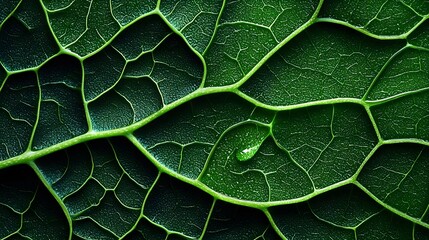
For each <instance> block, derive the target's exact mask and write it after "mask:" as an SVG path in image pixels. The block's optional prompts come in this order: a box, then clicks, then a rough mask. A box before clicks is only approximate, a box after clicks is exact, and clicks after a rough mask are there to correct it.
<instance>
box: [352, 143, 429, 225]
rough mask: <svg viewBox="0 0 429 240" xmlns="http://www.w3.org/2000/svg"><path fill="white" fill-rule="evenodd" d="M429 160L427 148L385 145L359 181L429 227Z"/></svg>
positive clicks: (397, 208)
mask: <svg viewBox="0 0 429 240" xmlns="http://www.w3.org/2000/svg"><path fill="white" fill-rule="evenodd" d="M428 159H429V149H428V148H427V147H426V146H422V145H419V144H393V145H385V146H382V147H381V148H380V149H378V150H377V152H376V153H375V154H374V156H373V157H372V158H371V159H370V160H369V162H368V163H367V164H366V165H365V167H364V168H363V170H362V172H361V173H360V175H359V177H358V181H359V183H360V184H362V186H363V187H364V188H365V189H366V190H367V191H369V192H370V193H371V194H372V195H373V196H374V197H376V198H377V199H379V200H380V201H382V202H383V203H385V204H387V205H388V206H390V207H392V208H393V209H396V210H398V211H400V212H402V213H404V214H406V215H407V216H410V217H412V218H413V219H415V220H416V221H417V222H420V223H424V224H426V226H428V224H429V221H428V220H429V219H428V215H429V213H428V211H429V207H428V206H429V172H428V171H427V169H428V168H429V160H428Z"/></svg>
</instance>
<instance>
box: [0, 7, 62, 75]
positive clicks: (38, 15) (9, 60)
mask: <svg viewBox="0 0 429 240" xmlns="http://www.w3.org/2000/svg"><path fill="white" fill-rule="evenodd" d="M2 5H9V6H13V5H10V3H9V1H7V2H4V3H2ZM2 9H3V7H2ZM6 9H7V8H6ZM0 26H1V28H0V52H1V54H0V63H1V65H3V66H4V67H5V68H6V70H8V71H17V70H23V69H28V68H33V67H36V66H38V65H40V64H41V63H43V62H44V61H46V60H47V59H48V58H50V57H52V56H53V55H55V54H56V53H57V52H58V51H59V47H58V45H57V43H56V42H55V40H54V38H53V36H52V33H51V31H50V29H49V26H48V23H47V22H46V18H45V14H44V11H43V8H42V7H41V6H40V4H39V3H38V2H37V1H35V0H22V2H21V4H19V6H18V8H17V9H16V10H15V11H14V12H13V14H12V16H10V17H9V18H7V20H6V21H5V22H4V23H3V24H2V25H0Z"/></svg>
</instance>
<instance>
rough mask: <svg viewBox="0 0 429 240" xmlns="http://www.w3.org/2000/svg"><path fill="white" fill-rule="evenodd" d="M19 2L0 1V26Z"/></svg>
mask: <svg viewBox="0 0 429 240" xmlns="http://www.w3.org/2000/svg"><path fill="white" fill-rule="evenodd" d="M20 3H21V0H11V1H7V2H1V3H0V27H1V26H2V25H3V23H4V22H5V20H6V19H7V18H9V17H10V16H11V14H12V13H13V12H14V11H15V10H16V8H17V7H18V6H19V4H20Z"/></svg>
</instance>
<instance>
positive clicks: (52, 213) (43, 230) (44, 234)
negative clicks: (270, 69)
mask: <svg viewBox="0 0 429 240" xmlns="http://www.w3.org/2000/svg"><path fill="white" fill-rule="evenodd" d="M0 192H1V194H0V222H1V224H0V238H1V239H41V240H42V239H47V238H49V239H67V238H68V237H69V232H70V229H69V223H68V222H67V219H66V216H65V214H64V212H63V210H62V209H61V208H60V206H59V205H58V203H57V202H56V201H55V199H54V198H53V197H52V195H51V193H49V192H48V191H47V190H46V188H45V186H43V184H42V183H41V182H40V180H39V179H38V177H37V176H36V174H35V173H34V172H33V170H32V169H31V168H30V167H28V166H24V165H21V166H14V167H11V168H8V169H4V170H1V171H0Z"/></svg>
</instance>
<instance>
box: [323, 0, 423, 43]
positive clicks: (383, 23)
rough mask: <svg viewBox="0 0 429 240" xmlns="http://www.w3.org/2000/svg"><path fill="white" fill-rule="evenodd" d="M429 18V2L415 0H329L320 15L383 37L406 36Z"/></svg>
mask: <svg viewBox="0 0 429 240" xmlns="http://www.w3.org/2000/svg"><path fill="white" fill-rule="evenodd" d="M428 16H429V3H428V2H427V1H413V0H405V1H397V0H394V1H384V0H371V1H366V2H361V1H353V2H350V1H345V0H339V1H338V0H327V1H325V2H324V4H323V7H322V9H321V11H320V13H319V17H321V18H332V19H336V20H339V21H342V22H345V23H347V24H350V25H352V26H354V27H356V28H358V29H362V30H364V31H368V32H370V33H373V34H376V35H380V36H386V35H387V36H389V35H390V36H395V35H401V34H406V33H408V32H409V31H410V30H411V29H413V28H414V27H415V26H416V25H417V24H418V23H419V22H420V21H421V20H422V19H426V18H427V17H428Z"/></svg>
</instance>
